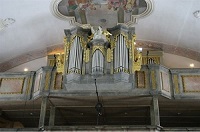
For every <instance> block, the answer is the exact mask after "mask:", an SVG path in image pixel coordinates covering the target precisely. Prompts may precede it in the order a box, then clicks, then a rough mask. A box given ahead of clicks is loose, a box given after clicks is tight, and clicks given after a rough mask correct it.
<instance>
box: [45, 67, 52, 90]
mask: <svg viewBox="0 0 200 132" xmlns="http://www.w3.org/2000/svg"><path fill="white" fill-rule="evenodd" d="M50 75H51V73H50V71H48V72H47V73H46V76H45V87H44V90H48V89H49V84H50V83H49V82H50V81H49V80H50V78H51V77H50Z"/></svg>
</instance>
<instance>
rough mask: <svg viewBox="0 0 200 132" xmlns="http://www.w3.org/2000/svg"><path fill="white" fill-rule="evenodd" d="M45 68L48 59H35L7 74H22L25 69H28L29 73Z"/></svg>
mask: <svg viewBox="0 0 200 132" xmlns="http://www.w3.org/2000/svg"><path fill="white" fill-rule="evenodd" d="M43 66H47V57H43V58H39V59H35V60H33V61H30V62H27V63H24V64H22V65H19V66H16V67H14V68H12V69H9V70H7V71H6V72H22V71H24V68H27V69H28V71H37V70H38V69H40V68H41V67H43Z"/></svg>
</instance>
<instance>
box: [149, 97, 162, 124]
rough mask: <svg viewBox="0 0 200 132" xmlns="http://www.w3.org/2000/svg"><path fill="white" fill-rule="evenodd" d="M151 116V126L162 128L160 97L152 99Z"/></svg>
mask: <svg viewBox="0 0 200 132" xmlns="http://www.w3.org/2000/svg"><path fill="white" fill-rule="evenodd" d="M150 112H151V113H150V114H151V125H153V126H160V114H159V105H158V97H153V98H152V103H151V106H150Z"/></svg>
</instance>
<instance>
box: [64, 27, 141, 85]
mask: <svg viewBox="0 0 200 132" xmlns="http://www.w3.org/2000/svg"><path fill="white" fill-rule="evenodd" d="M94 29H95V28H94ZM94 29H93V30H94ZM101 30H102V31H101ZM65 35H66V37H65V41H64V42H65V53H64V70H63V71H64V72H63V77H64V84H65V85H67V84H70V83H81V84H84V83H88V82H93V80H94V78H97V79H100V80H101V81H102V83H103V82H104V81H108V80H110V81H109V83H116V82H125V83H132V82H133V80H134V73H135V71H139V70H140V68H141V64H142V51H141V48H140V50H139V49H138V48H136V47H135V44H134V43H135V28H133V27H132V28H127V27H125V26H122V25H118V26H116V27H114V28H109V29H106V30H103V29H101V27H99V28H96V31H93V33H92V34H91V30H90V29H83V28H81V27H76V28H73V29H70V30H65ZM95 35H96V36H95Z"/></svg>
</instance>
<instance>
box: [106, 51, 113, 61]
mask: <svg viewBox="0 0 200 132" xmlns="http://www.w3.org/2000/svg"><path fill="white" fill-rule="evenodd" d="M111 56H112V55H111V49H110V48H108V49H107V62H111Z"/></svg>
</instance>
